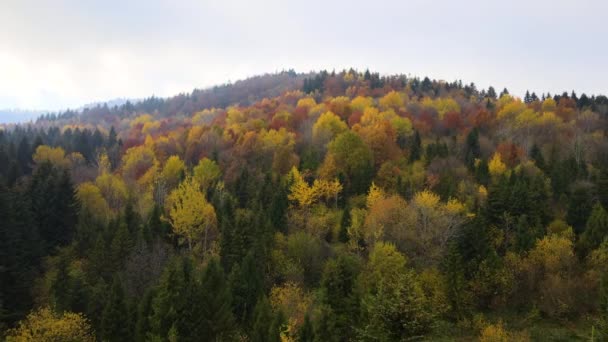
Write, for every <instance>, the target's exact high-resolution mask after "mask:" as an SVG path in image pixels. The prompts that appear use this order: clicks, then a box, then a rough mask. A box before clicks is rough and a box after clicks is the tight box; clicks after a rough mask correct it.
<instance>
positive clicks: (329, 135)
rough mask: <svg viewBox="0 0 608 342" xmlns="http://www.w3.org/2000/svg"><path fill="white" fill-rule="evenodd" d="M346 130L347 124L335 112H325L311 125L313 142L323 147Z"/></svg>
mask: <svg viewBox="0 0 608 342" xmlns="http://www.w3.org/2000/svg"><path fill="white" fill-rule="evenodd" d="M347 130H348V126H347V125H346V123H345V122H344V121H342V120H341V119H340V117H338V116H337V115H336V114H334V113H332V112H325V113H323V114H321V116H320V117H319V118H318V119H317V121H316V122H315V124H314V126H313V127H312V139H313V142H315V143H316V144H318V145H319V146H321V147H323V146H325V144H327V143H328V142H329V141H331V140H332V139H333V138H334V137H336V136H337V135H338V134H340V133H343V132H345V131H347Z"/></svg>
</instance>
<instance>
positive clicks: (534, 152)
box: [530, 144, 547, 171]
mask: <svg viewBox="0 0 608 342" xmlns="http://www.w3.org/2000/svg"><path fill="white" fill-rule="evenodd" d="M530 158H532V160H534V164H536V166H537V167H538V168H539V169H541V170H542V171H546V168H547V165H546V164H545V158H544V157H543V153H542V152H541V150H540V148H539V147H538V145H536V144H534V145H532V149H531V150H530Z"/></svg>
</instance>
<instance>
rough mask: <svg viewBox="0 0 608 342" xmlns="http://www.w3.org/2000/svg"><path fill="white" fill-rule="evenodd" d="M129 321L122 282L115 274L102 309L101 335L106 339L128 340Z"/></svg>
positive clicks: (129, 334) (129, 333)
mask: <svg viewBox="0 0 608 342" xmlns="http://www.w3.org/2000/svg"><path fill="white" fill-rule="evenodd" d="M129 322H130V317H129V309H128V307H127V301H126V299H125V294H124V290H123V287H122V282H121V281H120V278H119V277H118V276H116V277H114V281H113V283H112V288H111V290H110V294H109V296H108V299H107V301H106V304H105V306H104V309H103V314H102V317H101V336H102V337H103V339H104V340H106V341H130V340H131V336H132V335H131V332H132V329H131V327H130V324H129Z"/></svg>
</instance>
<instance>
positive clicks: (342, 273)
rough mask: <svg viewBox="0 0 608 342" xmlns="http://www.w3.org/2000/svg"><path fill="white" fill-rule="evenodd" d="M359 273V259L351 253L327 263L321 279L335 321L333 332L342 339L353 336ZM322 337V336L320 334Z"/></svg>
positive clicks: (327, 303) (348, 338)
mask: <svg viewBox="0 0 608 342" xmlns="http://www.w3.org/2000/svg"><path fill="white" fill-rule="evenodd" d="M358 274H359V263H358V260H357V259H355V258H354V257H352V256H349V255H340V256H338V258H336V259H333V260H330V261H328V262H327V263H326V265H325V269H324V271H323V278H322V280H321V287H322V289H323V291H324V297H323V299H324V303H325V304H326V305H328V306H329V308H330V309H331V315H333V317H332V319H333V321H334V327H333V329H334V331H333V333H334V334H335V335H336V336H338V337H339V339H340V340H341V341H347V340H350V339H351V338H352V337H353V333H354V330H353V327H354V326H355V323H356V317H354V316H353V315H352V313H353V312H357V310H358V303H359V298H358V295H357V292H356V291H355V287H354V286H355V280H356V278H357V275H358ZM320 337H321V336H320Z"/></svg>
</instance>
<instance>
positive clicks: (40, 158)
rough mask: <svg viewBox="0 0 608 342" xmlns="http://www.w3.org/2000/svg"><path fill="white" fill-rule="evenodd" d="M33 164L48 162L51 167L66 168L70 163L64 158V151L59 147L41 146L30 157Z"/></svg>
mask: <svg viewBox="0 0 608 342" xmlns="http://www.w3.org/2000/svg"><path fill="white" fill-rule="evenodd" d="M32 159H33V160H34V162H35V163H36V164H38V165H40V164H42V163H45V162H48V163H51V164H52V165H53V166H56V167H60V168H67V167H69V166H70V162H69V160H68V159H66V158H65V151H64V150H63V149H62V148H61V147H54V148H53V147H50V146H47V145H41V146H38V147H37V148H36V152H35V153H34V155H33V156H32Z"/></svg>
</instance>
